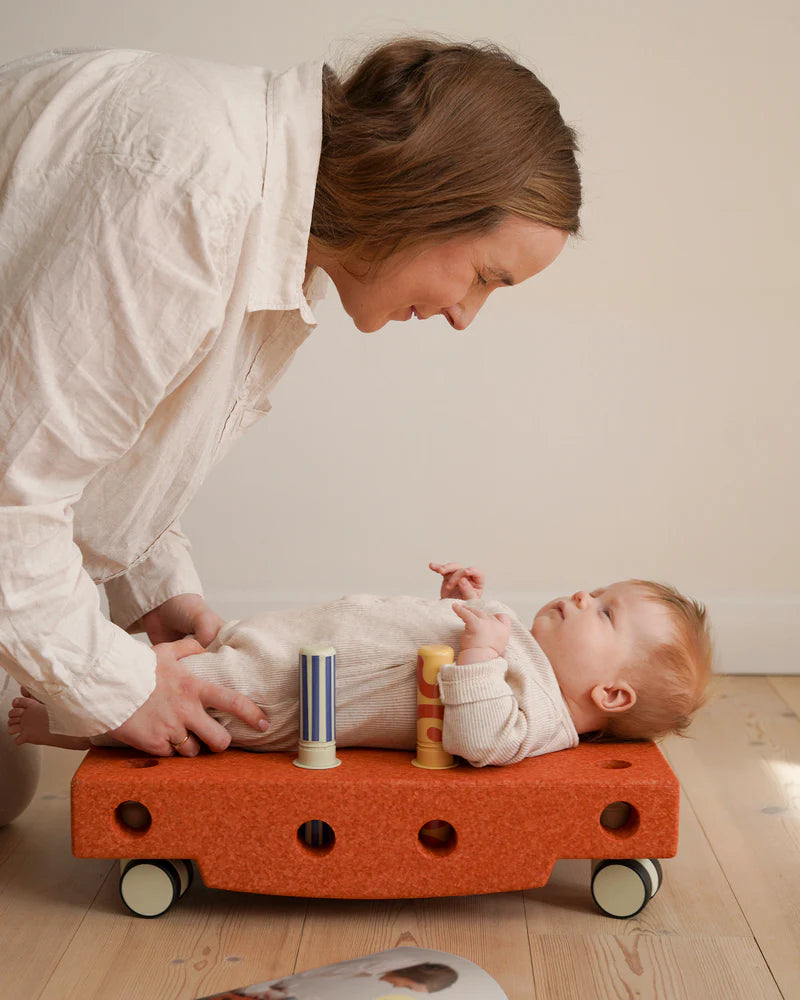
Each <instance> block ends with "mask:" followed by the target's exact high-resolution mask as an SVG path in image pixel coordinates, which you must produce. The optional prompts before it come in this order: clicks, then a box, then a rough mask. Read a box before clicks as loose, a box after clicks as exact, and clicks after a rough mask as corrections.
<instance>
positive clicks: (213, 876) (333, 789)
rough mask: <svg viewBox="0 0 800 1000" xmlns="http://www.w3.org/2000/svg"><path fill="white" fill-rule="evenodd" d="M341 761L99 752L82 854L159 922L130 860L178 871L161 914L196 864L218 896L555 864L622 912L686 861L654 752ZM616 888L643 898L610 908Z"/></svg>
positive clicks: (79, 838)
mask: <svg viewBox="0 0 800 1000" xmlns="http://www.w3.org/2000/svg"><path fill="white" fill-rule="evenodd" d="M339 756H340V758H341V761H342V764H341V767H338V768H336V769H334V770H321V771H303V770H300V769H298V768H297V767H295V766H294V765H293V763H292V761H293V759H294V757H295V754H294V753H267V754H256V753H248V752H247V751H244V750H227V751H225V752H224V753H221V754H204V755H202V756H200V757H197V758H183V757H180V756H176V757H168V758H156V757H149V756H146V755H143V754H140V753H138V752H136V751H133V750H127V749H125V750H122V749H120V750H116V749H114V750H112V749H101V748H94V749H92V750H90V751H89V753H88V754H87V755H86V757H85V759H84V760H83V762H82V763H81V765H80V767H79V768H78V770H77V772H76V773H75V775H74V777H73V780H72V845H73V852H74V854H75V855H76V856H77V857H85V858H119V859H124V870H123V876H122V882H121V887H120V888H121V892H122V895H123V899H124V900H125V902H126V903H127V904H128V905H129V906H130V908H131V909H132V910H133V911H134V912H137V913H139V914H140V915H142V916H155V915H158V913H154V912H144V911H145V910H148V909H153V907H152V906H149V904H148V905H141V904H139V903H138V902H136V901H135V900H137V899H138V897H136V896H135V894H132V893H128V896H127V897H126V893H125V891H124V890H123V883H124V881H125V878H126V875H125V870H126V869H131V866H132V865H133V867H134V868H135V867H137V866H138V867H142V866H144V868H147V869H150V870H151V871H150V875H153V876H154V877H156V878H161V877H162V876H161V875H159V874H158V872H166V873H167V874H168V875H169V881H170V885H171V889H169V888H168V890H167V897H168V898H167V905H166V906H164V907H163V908H162V909H160V910H158V912H164V911H165V910H166V909H168V908H169V905H171V903H172V902H174V900H175V899H177V898H178V896H180V895H182V893H183V892H184V891H185V889H186V888H187V887H188V882H189V879H190V875H191V864H189V861H193V862H194V863H195V864H196V865H197V867H198V869H199V871H200V874H201V876H202V879H203V881H204V883H205V884H206V885H208V886H211V887H214V888H221V889H229V890H236V891H240V892H256V893H267V894H275V895H289V896H309V897H334V898H349V899H384V898H401V897H425V896H450V895H463V894H472V893H491V892H506V891H510V890H517V889H527V888H533V887H535V886H542V885H544V884H545V883H546V882H547V879H548V877H549V875H550V871H551V869H552V867H553V865H554V863H555V861H556V860H557V859H559V858H589V859H595V870H594V874H593V876H592V893H593V895H594V897H595V901H596V902H597V903H598V905H599V906H600V908H601V909H602V910H603V911H604V912H606V913H609V914H610V915H612V916H619V917H624V916H631V915H632V914H633V913H634V912H638V910H639V909H641V908H642V906H644V905H645V904H646V902H647V901H648V899H649V898H650V897H651V896H652V895H653V894H654V893H655V892H656V891H657V889H658V887H659V885H660V882H661V869H660V865H659V864H658V861H657V860H656V859H658V858H666V857H673V856H674V855H675V853H676V852H677V846H678V802H679V785H678V780H677V778H676V777H675V775H674V774H673V772H672V770H671V769H670V767H669V765H668V764H667V762H666V760H665V759H664V757H663V756H662V754H661V752H660V751H659V749H658V748H657V747H656V746H655V744H653V743H649V742H642V743H622V744H620V743H613V744H609V743H595V744H592V743H583V744H581V745H579V746H577V747H575V748H574V749H570V750H563V751H560V752H558V753H552V754H547V755H544V756H541V757H535V758H531V759H528V760H524V761H522V762H520V763H519V764H514V765H512V766H510V767H486V768H473V767H470V766H469V765H467V764H464V763H462V764H460V766H458V767H456V768H454V769H452V770H444V771H436V770H433V771H426V770H420V769H418V768H416V767H413V766H412V765H411V761H412V759H413V757H414V755H413V753H410V752H409V753H406V752H400V751H389V750H366V749H345V750H340V751H339ZM312 828H313V829H314V830H315V831H316V834H315V836H313V837H312V836H310V835H309V834H310V831H311V830H312ZM320 831H321V833H320ZM169 859H183V860H182V861H181V862H174V861H171V860H169ZM598 862H599V863H598ZM181 865H183V868H181ZM170 866H172V868H170ZM172 869H177V871H174V870H172ZM187 869H188V871H187ZM603 872H605V874H603ZM620 879H622V880H623V882H624V883H625V884H626V885H628V888H627V889H624V893H623V894H625V893H627V894H629V890H630V891H633V897H632V898H630V899H629V898H628V896H627V895H626V898H625V901H624V902H614V901H613V900H614V899H615V898H617V897H618V896H619V895H620V892H623V890H621V889H620V888H619V886H618V883H619V880H620ZM129 881H131V882H132V876H129ZM604 885H605V889H604V888H603V886H604ZM609 886H610V887H611V888H610V889H609ZM604 894H605V895H604ZM601 897H602V898H601ZM640 897H641V900H640ZM131 898H133V899H134V903H133V905H132V904H131ZM603 899H606V900H608V899H611V900H612V902H611V903H610V904H607V903H605V904H604V902H603ZM154 905H155V904H154ZM160 905H161V904H160V903H159V904H157V905H156V909H157V908H158V906H160ZM620 910H622V911H624V912H615V911H620Z"/></svg>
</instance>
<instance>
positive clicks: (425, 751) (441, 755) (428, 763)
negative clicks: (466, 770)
mask: <svg viewBox="0 0 800 1000" xmlns="http://www.w3.org/2000/svg"><path fill="white" fill-rule="evenodd" d="M411 763H412V764H413V765H414V767H421V768H422V769H423V770H425V771H446V770H448V768H451V767H458V761H457V760H456V759H455V757H453V755H452V754H451V753H448V752H447V751H446V750H442V748H441V747H440V746H432V747H426V746H420V745H417V756H416V757H415V758H414V759H413V760H412V761H411Z"/></svg>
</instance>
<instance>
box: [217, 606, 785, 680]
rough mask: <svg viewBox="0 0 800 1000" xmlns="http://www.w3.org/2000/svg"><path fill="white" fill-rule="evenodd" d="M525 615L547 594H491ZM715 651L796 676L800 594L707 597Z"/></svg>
mask: <svg viewBox="0 0 800 1000" xmlns="http://www.w3.org/2000/svg"><path fill="white" fill-rule="evenodd" d="M339 596H340V595H339V594H330V593H327V594H322V593H312V592H308V591H307V592H304V593H300V592H296V593H292V592H285V593H280V592H274V591H263V592H260V593H259V592H253V591H247V592H235V591H225V590H218V591H216V592H214V591H213V590H211V591H208V592H207V598H208V601H209V603H210V604H211V606H212V607H213V608H214V610H215V611H216V612H217V613H218V614H220V615H222V617H223V618H226V619H230V618H245V617H247V616H248V615H252V614H256V613H257V612H259V611H277V610H282V609H286V608H297V607H303V606H307V605H309V604H322V603H324V602H327V601H330V600H334V599H335V598H336V597H339ZM493 596H496V597H497V598H498V600H501V601H503V602H504V603H506V604H508V605H509V607H512V608H514V610H515V611H516V613H517V614H518V615H519V616H520V617H521V618H522V619H523V621H525V620H528V619H530V620H531V621H533V616H534V615H535V613H536V611H537V610H538V609H539V608H540V607H541V606H542V605H543V604H545V603H547V601H548V600H550V598H551V596H552V595H549V596H548V595H545V594H537V593H531V592H522V591H520V592H516V593H507V594H494V595H493ZM706 604H707V607H708V614H709V618H710V620H711V627H712V633H713V636H714V648H715V653H716V671H717V673H721V674H800V594H790V595H768V596H766V597H747V596H745V597H740V598H728V597H721V598H716V599H713V598H712V599H709V600H708V601H707V602H706Z"/></svg>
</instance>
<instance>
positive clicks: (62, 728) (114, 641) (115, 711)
mask: <svg viewBox="0 0 800 1000" xmlns="http://www.w3.org/2000/svg"><path fill="white" fill-rule="evenodd" d="M106 625H107V626H108V630H109V635H110V642H109V644H108V647H107V649H106V651H105V653H104V655H103V657H102V660H101V661H98V662H96V663H94V664H92V667H91V669H89V670H88V671H87V672H86V673H85V674H81V675H80V676H78V677H75V678H73V679H71V680H70V683H69V685H64V686H62V685H55V684H48V685H47V714H48V717H49V719H50V728H51V730H52V731H53V732H54V733H62V734H64V735H65V736H97V735H99V734H100V733H107V732H109V731H110V730H112V729H116V728H117V727H118V726H121V725H122V723H123V722H127V720H128V719H129V718H130V717H131V716H132V715H133V713H134V712H135V711H136V710H137V709H138V708H141V707H142V705H143V704H144V703H145V702H146V701H147V699H148V698H149V697H150V695H151V694H152V693H153V690H154V688H155V686H156V654H155V652H154V651H153V649H152V648H151V647H150V646H147V645H145V643H143V642H139V640H138V639H133V638H132V637H131V636H129V635H126V634H125V633H124V632H123V631H121V630H120V629H118V628H116V627H115V626H114V625H112V624H111V623H110V622H106Z"/></svg>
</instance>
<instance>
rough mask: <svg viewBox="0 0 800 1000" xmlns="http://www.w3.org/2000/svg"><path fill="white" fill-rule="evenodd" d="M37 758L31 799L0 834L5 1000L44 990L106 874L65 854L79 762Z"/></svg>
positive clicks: (102, 867) (99, 864)
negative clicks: (39, 764) (39, 772)
mask: <svg viewBox="0 0 800 1000" xmlns="http://www.w3.org/2000/svg"><path fill="white" fill-rule="evenodd" d="M43 756H44V764H43V776H42V780H41V782H40V785H39V788H38V790H37V793H36V797H35V798H34V800H33V802H32V803H31V805H30V806H29V807H28V809H27V810H26V811H25V812H24V813H23V814H22V816H20V817H19V818H18V819H17V820H15V821H14V822H13V823H10V824H9V825H8V826H5V827H3V828H2V829H0V926H1V927H2V928H3V933H2V935H0V973H1V974H2V975H1V979H2V982H3V984H4V986H5V987H7V985H8V984H12V986H11V988H12V990H13V992H11V993H9V994H8V996H9V997H19V998H26V1000H27V998H28V997H34V998H35V997H38V996H39V994H40V992H41V990H42V989H43V988H44V987H45V985H46V983H47V981H48V979H49V978H50V976H51V975H52V974H53V972H54V970H55V969H56V968H57V966H58V964H59V962H60V960H61V957H62V956H63V954H64V953H65V951H66V950H67V948H68V947H69V945H70V943H71V941H72V939H73V937H74V936H75V934H76V933H77V931H78V929H79V928H80V925H81V922H82V921H83V919H84V917H85V916H86V911H87V910H88V908H89V907H90V906H91V904H92V900H93V899H94V898H95V896H96V895H97V893H98V891H99V889H100V887H101V886H102V884H103V881H104V879H105V877H106V874H107V872H108V870H109V868H110V862H108V861H90V862H88V863H87V862H85V861H79V860H78V859H77V858H74V857H73V856H72V852H71V849H70V829H69V794H68V789H69V780H70V776H71V774H72V772H73V770H74V769H75V767H77V766H78V764H79V763H80V760H81V757H80V755H78V754H76V753H74V752H68V751H63V750H53V749H51V748H44V755H43ZM0 995H3V994H0Z"/></svg>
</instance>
